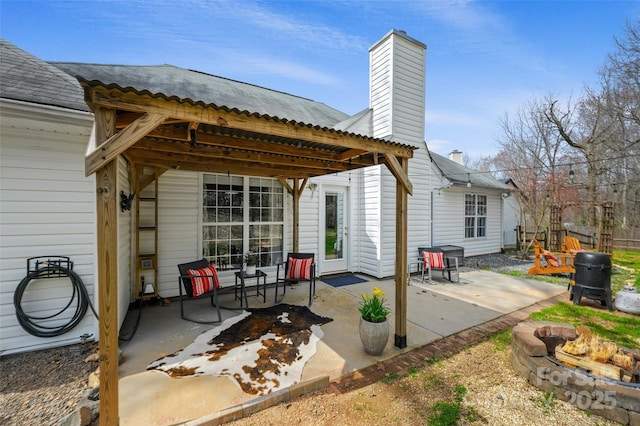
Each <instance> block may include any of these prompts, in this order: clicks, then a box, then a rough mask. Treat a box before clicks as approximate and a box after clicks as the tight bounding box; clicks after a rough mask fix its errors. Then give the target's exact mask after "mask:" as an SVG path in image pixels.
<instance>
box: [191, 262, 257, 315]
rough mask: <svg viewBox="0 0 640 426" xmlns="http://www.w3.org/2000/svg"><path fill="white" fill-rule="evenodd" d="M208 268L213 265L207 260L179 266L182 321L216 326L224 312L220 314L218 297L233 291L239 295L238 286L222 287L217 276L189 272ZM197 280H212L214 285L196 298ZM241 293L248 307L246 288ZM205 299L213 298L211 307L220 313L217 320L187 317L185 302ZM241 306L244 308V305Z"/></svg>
mask: <svg viewBox="0 0 640 426" xmlns="http://www.w3.org/2000/svg"><path fill="white" fill-rule="evenodd" d="M208 266H211V264H210V263H209V261H208V260H207V259H206V258H203V259H200V260H196V261H194V262H188V263H182V264H179V265H178V270H179V271H180V276H179V277H178V289H179V290H180V317H181V318H182V319H185V320H187V321H192V322H197V323H200V324H215V323H219V322H222V312H220V308H221V307H220V302H219V301H218V295H220V294H225V293H230V292H231V291H233V292H234V293H235V295H236V296H237V294H238V293H237V292H238V288H237V287H236V286H233V287H220V283H219V282H218V277H217V276H214V275H199V276H196V275H190V274H189V270H201V269H204V268H207V267H208ZM197 278H200V279H204V280H211V282H212V285H211V287H210V290H209V291H207V292H204V293H202V294H199V295H195V296H194V282H193V280H194V279H197ZM183 289H184V293H183ZM240 292H241V294H240V297H241V298H244V300H245V303H247V305H246V306H248V301H247V293H246V290H245V288H244V287H242V288H241V289H240ZM204 297H210V298H211V306H215V308H216V311H217V313H218V319H217V320H213V321H205V320H199V319H195V318H192V317H188V316H187V315H185V313H184V302H185V300H190V299H201V298H204ZM240 305H241V306H242V303H241V304H240Z"/></svg>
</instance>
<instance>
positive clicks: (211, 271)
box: [187, 264, 220, 297]
mask: <svg viewBox="0 0 640 426" xmlns="http://www.w3.org/2000/svg"><path fill="white" fill-rule="evenodd" d="M187 274H188V275H189V276H190V277H192V278H191V285H192V286H193V297H198V296H200V295H201V294H205V293H208V292H210V291H211V290H213V283H215V286H216V288H220V281H218V272H217V271H216V267H215V265H213V264H212V265H209V266H207V267H206V268H202V269H189V270H188V271H187Z"/></svg>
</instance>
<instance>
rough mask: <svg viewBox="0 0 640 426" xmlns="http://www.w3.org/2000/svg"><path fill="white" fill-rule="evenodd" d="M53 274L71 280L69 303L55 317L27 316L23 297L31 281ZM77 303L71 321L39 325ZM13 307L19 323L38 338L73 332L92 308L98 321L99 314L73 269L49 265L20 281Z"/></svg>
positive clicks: (14, 295) (14, 296)
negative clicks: (58, 324)
mask: <svg viewBox="0 0 640 426" xmlns="http://www.w3.org/2000/svg"><path fill="white" fill-rule="evenodd" d="M51 273H59V274H60V276H68V277H69V279H70V280H71V285H72V287H73V293H72V295H71V298H70V299H69V303H67V305H66V306H65V307H64V308H62V309H61V310H60V311H58V312H56V313H55V314H53V315H49V316H44V317H38V316H35V315H28V314H25V313H24V311H23V310H22V306H21V303H22V295H23V294H24V292H25V290H26V288H27V286H28V285H29V283H30V282H31V280H35V279H38V278H40V277H41V276H46V275H50V274H51ZM74 302H75V312H74V314H73V316H72V317H71V319H70V320H69V321H68V322H67V323H66V324H62V325H60V326H56V327H50V326H45V325H42V324H39V323H38V322H39V321H45V320H49V319H51V318H54V317H56V316H58V315H60V314H62V313H63V312H65V311H66V310H67V309H68V308H69V307H70V306H71V305H72V304H73V303H74ZM13 305H14V306H15V309H16V317H18V322H19V323H20V325H21V326H22V328H24V329H25V330H26V331H27V332H28V333H29V334H32V335H33V336H37V337H55V336H60V335H62V334H64V333H66V332H68V331H70V330H72V329H73V328H74V327H75V326H77V325H78V324H79V323H80V321H82V318H84V315H85V314H86V313H87V308H88V307H91V311H92V312H93V315H95V317H96V319H97V318H98V314H97V313H96V310H95V309H94V307H93V304H92V303H91V299H90V298H89V293H87V289H86V287H85V286H84V283H83V282H82V279H81V278H80V277H79V276H78V274H76V273H75V272H73V271H72V270H71V269H68V268H64V267H62V266H60V265H56V264H49V265H47V266H46V267H44V268H41V269H38V270H37V271H33V272H30V273H29V274H28V275H27V276H26V277H24V278H23V279H22V281H20V284H18V287H17V288H16V291H15V293H14V294H13Z"/></svg>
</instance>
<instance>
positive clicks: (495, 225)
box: [432, 186, 502, 256]
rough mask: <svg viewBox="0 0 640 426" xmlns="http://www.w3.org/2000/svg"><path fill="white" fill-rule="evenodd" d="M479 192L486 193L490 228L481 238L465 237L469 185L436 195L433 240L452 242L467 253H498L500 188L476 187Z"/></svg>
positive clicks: (435, 190)
mask: <svg viewBox="0 0 640 426" xmlns="http://www.w3.org/2000/svg"><path fill="white" fill-rule="evenodd" d="M476 192H477V193H481V194H483V195H486V196H487V230H486V236H485V237H482V238H465V237H464V195H465V193H468V188H467V187H466V186H465V187H464V188H463V187H455V186H454V187H450V188H445V189H441V190H440V191H438V190H437V189H434V195H433V200H434V202H433V209H434V219H433V224H434V226H433V244H432V245H434V246H438V245H445V244H451V245H456V246H461V247H464V255H465V256H478V255H482V254H490V253H498V252H500V250H501V249H502V223H501V221H502V217H501V215H500V213H501V204H502V197H501V192H500V191H498V190H490V189H485V188H477V189H476Z"/></svg>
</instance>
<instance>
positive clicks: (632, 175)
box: [599, 20, 640, 227]
mask: <svg viewBox="0 0 640 426" xmlns="http://www.w3.org/2000/svg"><path fill="white" fill-rule="evenodd" d="M615 42H616V51H615V52H613V53H611V54H609V56H608V60H607V62H606V63H605V65H604V67H603V68H602V69H601V70H600V72H599V75H600V82H601V89H600V90H601V93H602V100H603V106H604V108H605V109H606V110H607V112H608V114H609V115H610V116H611V117H612V119H613V120H614V121H615V122H616V124H617V128H616V132H615V134H614V135H612V136H613V138H615V140H617V141H618V146H617V148H616V153H617V155H616V156H614V157H613V158H614V159H615V161H613V162H612V164H611V168H610V173H609V174H608V180H609V184H610V186H611V187H613V188H614V196H615V202H616V206H617V207H616V208H617V210H618V213H617V216H618V219H619V220H618V222H619V224H620V226H622V227H640V217H639V216H640V215H638V210H639V208H640V206H639V205H638V202H639V200H638V199H637V196H636V194H637V193H638V191H639V190H640V21H639V20H636V21H635V22H633V23H628V24H627V26H626V31H625V33H624V36H623V37H622V38H617V37H616V38H615Z"/></svg>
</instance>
